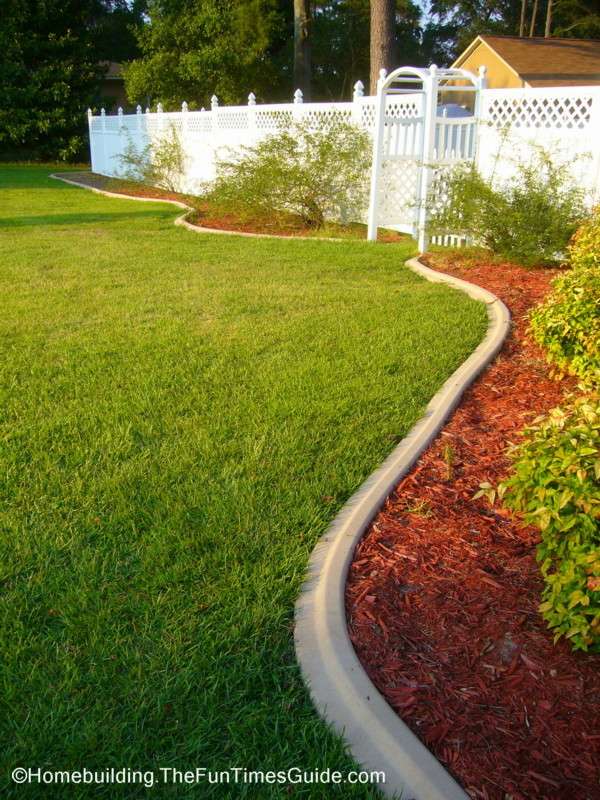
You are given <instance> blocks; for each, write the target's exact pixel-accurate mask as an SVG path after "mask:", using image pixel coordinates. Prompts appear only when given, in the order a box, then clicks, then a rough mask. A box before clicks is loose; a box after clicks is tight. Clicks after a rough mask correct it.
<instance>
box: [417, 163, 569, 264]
mask: <svg viewBox="0 0 600 800" xmlns="http://www.w3.org/2000/svg"><path fill="white" fill-rule="evenodd" d="M441 180H442V181H443V189H442V193H443V195H444V201H443V203H442V204H441V206H440V207H438V209H437V210H436V211H435V212H434V214H433V215H432V218H431V220H430V230H431V233H432V234H433V235H444V234H448V233H454V234H459V235H463V236H467V237H470V238H471V239H472V240H473V242H474V243H475V244H478V245H482V246H483V247H486V248H487V249H488V250H491V251H492V252H493V253H494V254H496V255H499V256H502V257H503V258H505V259H507V260H509V261H513V262H515V263H518V264H523V265H525V266H532V265H534V264H550V263H553V262H556V261H557V260H559V259H562V258H563V257H564V253H565V250H566V247H567V244H568V242H569V240H570V239H571V237H572V235H573V233H574V232H575V230H576V228H577V225H578V223H579V221H580V220H581V219H582V217H583V216H584V205H583V193H582V191H581V190H580V189H579V188H577V187H575V185H574V184H573V182H572V180H571V177H570V171H569V167H568V165H565V164H562V165H558V164H556V163H554V162H553V161H552V159H551V158H550V157H549V156H548V155H547V154H546V153H544V152H543V151H539V152H537V155H536V157H535V158H534V159H533V160H532V161H531V162H530V163H528V164H520V165H519V166H518V167H517V173H516V176H515V177H514V178H513V179H512V180H511V181H510V183H507V184H502V185H500V186H496V185H495V184H494V180H493V179H490V180H487V179H485V178H484V177H482V176H481V175H480V173H479V172H478V170H477V168H476V167H475V166H474V165H473V164H467V165H460V166H458V167H456V168H455V169H454V170H452V171H451V172H450V173H449V174H447V175H446V176H444V177H443V178H442V179H441ZM438 191H439V188H438Z"/></svg>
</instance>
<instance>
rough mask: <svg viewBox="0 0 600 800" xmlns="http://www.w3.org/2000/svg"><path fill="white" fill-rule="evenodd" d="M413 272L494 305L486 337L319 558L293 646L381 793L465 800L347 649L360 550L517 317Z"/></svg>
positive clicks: (418, 268)
mask: <svg viewBox="0 0 600 800" xmlns="http://www.w3.org/2000/svg"><path fill="white" fill-rule="evenodd" d="M407 266H408V267H410V269H412V270H413V271H414V272H416V273H418V274H419V275H421V276H422V277H424V278H426V279H427V280H429V281H433V282H436V283H448V284H450V285H451V286H454V287H456V288H458V289H461V290H462V291H464V292H466V293H467V294H468V295H469V296H470V297H472V298H474V299H476V300H480V301H483V302H484V303H486V305H487V312H488V319H489V324H488V330H487V333H486V335H485V337H484V339H483V341H482V342H481V343H480V344H479V346H478V347H477V348H476V350H475V351H474V352H473V353H472V354H471V355H470V356H469V358H468V359H467V360H466V361H464V362H463V364H462V365H461V366H460V367H459V368H458V369H457V370H456V371H455V372H454V373H453V375H451V377H450V378H448V380H447V381H446V383H445V384H444V385H443V386H442V388H441V389H440V390H439V391H438V392H437V394H435V396H434V397H433V398H432V400H431V401H430V402H429V404H428V406H427V409H426V411H425V414H424V416H423V417H421V419H420V420H419V421H418V422H417V423H416V424H415V425H414V426H413V428H411V430H410V431H409V433H408V434H407V435H406V436H405V437H404V439H403V440H402V441H401V442H400V444H399V445H398V446H397V447H396V448H395V449H394V450H393V452H392V453H391V454H390V455H389V456H388V458H386V460H385V461H384V462H383V464H382V465H381V466H380V467H379V468H378V469H376V470H375V472H373V474H372V475H371V476H370V477H369V478H367V480H366V481H365V483H363V485H362V486H361V487H360V488H359V489H358V491H357V492H356V493H355V494H354V495H353V496H352V497H351V498H350V499H349V500H348V502H347V503H346V504H345V505H344V507H343V508H342V509H341V511H340V512H339V514H338V515H337V516H336V518H335V519H334V521H333V523H332V524H331V525H330V527H329V529H328V530H327V531H326V533H325V534H324V536H323V537H322V538H321V539H320V541H319V542H318V544H317V546H316V547H315V549H314V550H313V552H312V555H311V558H310V562H309V567H308V575H307V579H306V581H305V583H304V585H303V588H302V591H301V594H300V597H299V598H298V601H297V603H296V612H295V633H294V638H295V645H296V656H297V658H298V661H299V663H300V668H301V671H302V675H303V678H304V680H305V682H306V684H307V686H308V689H309V691H310V695H311V698H312V700H313V703H314V704H315V706H316V707H317V710H318V711H319V713H320V714H321V716H322V717H323V718H324V719H325V720H326V721H327V722H328V723H330V724H331V726H332V727H333V728H334V730H335V731H336V732H338V733H340V734H341V735H342V736H343V738H344V739H345V741H346V742H347V744H348V746H349V750H350V753H351V754H352V756H353V757H354V758H355V759H356V761H358V762H359V763H360V764H361V765H362V766H363V767H364V768H366V769H369V770H382V771H383V772H385V776H386V778H385V784H383V785H380V786H379V788H381V789H382V791H383V792H384V793H385V794H387V795H388V796H392V797H395V796H400V795H401V796H402V798H403V800H410V798H416V799H417V800H468V796H467V794H466V793H465V792H464V791H463V789H462V788H461V787H460V786H459V785H458V783H457V782H456V781H455V780H454V779H453V778H452V777H451V776H450V774H449V773H448V772H446V770H445V769H444V767H442V765H441V764H440V762H439V761H438V760H437V759H436V758H435V757H434V756H433V755H432V754H431V753H430V752H429V750H428V749H427V748H426V747H425V745H423V744H422V743H421V741H420V740H419V739H418V738H417V737H416V736H415V735H414V733H412V731H411V730H410V729H409V728H408V726H407V725H405V724H404V722H402V720H401V719H400V717H398V716H397V714H396V713H395V711H393V710H392V708H391V707H390V706H389V705H388V703H387V702H386V700H385V699H384V698H383V696H382V695H381V694H380V693H379V691H378V690H377V689H376V688H375V686H374V684H373V683H372V682H371V680H370V678H369V677H368V675H367V673H366V672H365V670H364V669H363V667H362V664H361V663H360V661H359V660H358V657H357V655H356V653H355V651H354V648H353V646H352V642H351V641H350V637H349V635H348V629H347V623H346V611H345V603H344V595H345V586H346V578H347V575H348V570H349V568H350V564H351V562H352V558H353V555H354V550H355V547H356V545H357V543H358V542H359V541H360V539H361V538H362V536H363V535H364V533H365V531H366V529H367V527H368V526H369V524H370V523H371V521H372V520H373V518H374V516H375V515H376V514H377V512H378V511H379V510H380V508H381V507H382V506H383V504H384V502H385V500H386V499H387V497H388V496H389V494H390V493H391V492H392V491H393V490H394V488H395V486H396V485H397V484H398V482H399V481H400V480H401V478H402V477H403V476H404V475H405V474H406V473H407V472H408V471H409V470H410V469H411V467H412V466H413V465H414V463H415V462H416V461H417V459H418V457H419V456H420V455H421V453H422V452H423V451H424V450H425V449H426V448H427V447H428V446H429V444H430V443H431V441H432V440H433V439H434V438H435V437H436V436H437V434H438V433H439V431H440V430H441V429H442V427H443V425H444V422H445V421H446V419H447V418H448V417H449V416H450V414H451V413H452V411H453V410H454V409H455V408H456V406H457V404H458V402H459V400H460V398H461V396H462V394H463V392H464V391H465V389H466V388H467V387H468V386H469V385H470V384H471V383H472V382H473V381H474V380H475V378H476V377H477V376H478V375H479V374H480V372H482V370H484V369H485V368H486V367H487V365H488V364H489V363H490V362H491V361H492V360H493V358H494V357H495V356H496V355H497V353H498V351H499V350H500V348H501V347H502V344H503V342H504V340H505V338H506V336H507V334H508V332H509V329H510V314H509V311H508V309H507V308H506V306H505V305H504V303H503V302H502V301H501V300H499V299H498V298H497V297H496V296H495V295H493V294H491V292H488V291H487V290H485V289H482V288H481V287H479V286H475V285H474V284H472V283H468V282H467V281H463V280H460V279H459V278H454V277H452V276H450V275H444V274H442V273H439V272H436V271H435V270H433V269H430V268H429V267H426V266H425V265H424V264H421V262H420V261H419V260H418V259H416V258H413V259H411V260H410V261H408V262H407Z"/></svg>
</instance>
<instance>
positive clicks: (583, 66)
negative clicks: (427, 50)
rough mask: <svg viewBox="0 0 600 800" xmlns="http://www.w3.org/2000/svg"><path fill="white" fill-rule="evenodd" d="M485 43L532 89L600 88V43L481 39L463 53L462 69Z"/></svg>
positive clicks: (579, 40) (504, 37) (558, 40)
mask: <svg viewBox="0 0 600 800" xmlns="http://www.w3.org/2000/svg"><path fill="white" fill-rule="evenodd" d="M481 43H484V44H486V45H487V46H488V47H490V48H491V49H492V50H494V52H495V53H496V54H497V55H498V57H499V58H501V59H502V61H504V62H505V63H506V64H507V65H508V66H510V67H511V69H512V70H514V72H516V73H517V74H518V75H519V77H520V78H521V79H522V80H523V81H525V82H526V83H528V84H529V85H530V86H559V85H565V86H569V85H571V86H573V85H578V84H588V85H589V84H600V41H599V40H597V39H542V38H539V37H533V38H521V37H518V36H488V35H486V34H483V35H481V36H478V37H477V38H476V39H475V40H474V41H473V42H472V43H471V44H470V45H469V47H468V48H467V49H466V50H465V51H464V52H463V53H461V55H460V56H459V57H458V58H457V60H456V61H455V62H454V65H453V66H459V65H460V63H462V62H463V61H464V60H465V58H466V57H467V56H468V55H470V54H471V53H472V52H473V51H474V50H475V49H476V48H477V47H478V46H480V45H481Z"/></svg>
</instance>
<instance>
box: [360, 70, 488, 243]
mask: <svg viewBox="0 0 600 800" xmlns="http://www.w3.org/2000/svg"><path fill="white" fill-rule="evenodd" d="M484 88H485V68H482V69H481V70H480V74H479V75H474V74H473V73H472V72H468V71H467V70H464V69H438V68H437V67H436V66H435V65H432V66H431V67H429V69H423V68H420V67H400V68H399V69H396V70H394V71H393V72H392V73H391V74H390V75H386V74H385V70H382V71H381V76H380V79H379V83H378V86H377V99H376V104H375V130H374V134H373V164H372V172H371V193H370V201H369V215H368V224H369V231H368V238H369V240H370V241H374V240H375V239H376V238H377V229H378V227H380V226H382V225H387V226H389V227H394V228H396V229H399V230H404V231H405V232H406V233H410V234H411V235H413V236H415V237H416V238H417V240H418V243H419V250H421V251H423V250H425V249H426V245H427V205H428V201H429V199H430V198H429V193H430V189H431V179H432V176H433V175H434V173H435V171H436V170H439V169H440V168H441V167H444V166H447V165H451V164H453V163H456V162H457V161H465V160H471V159H475V156H476V149H477V119H478V117H479V108H480V92H481V90H482V89H484ZM447 96H448V97H450V98H453V97H454V98H455V99H457V100H458V99H460V101H461V103H462V104H463V105H460V104H459V103H449V102H447ZM440 100H442V102H440Z"/></svg>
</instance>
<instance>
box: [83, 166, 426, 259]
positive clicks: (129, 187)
mask: <svg viewBox="0 0 600 800" xmlns="http://www.w3.org/2000/svg"><path fill="white" fill-rule="evenodd" d="M69 177H70V178H71V179H72V180H75V181H77V182H78V183H83V184H85V185H86V186H92V187H93V188H95V189H102V190H103V191H106V192H118V193H119V194H125V195H129V196H130V197H148V198H156V199H159V200H177V201H178V202H180V203H185V204H186V205H188V206H190V207H191V208H193V209H194V213H193V214H190V216H189V217H188V218H187V221H188V222H189V223H191V224H192V225H197V226H198V227H199V228H212V229H213V230H219V231H229V232H231V233H255V234H263V235H268V236H289V237H310V238H332V239H366V238H367V226H366V225H363V224H362V223H359V222H353V223H350V224H348V225H339V224H336V223H334V222H327V223H326V224H325V226H324V227H322V228H310V227H307V226H306V225H304V224H303V222H302V219H301V218H300V217H299V216H296V215H294V214H285V215H284V214H278V215H277V217H276V218H271V219H242V218H239V217H236V216H235V215H234V214H230V213H228V214H226V213H223V212H221V211H218V210H217V209H214V208H211V206H210V204H209V203H207V202H206V201H204V200H203V199H202V198H201V197H197V196H195V195H187V194H181V193H179V192H171V191H168V190H167V189H160V188H159V187H156V186H148V185H146V184H143V183H136V182H135V181H130V180H121V179H119V178H108V177H106V176H105V175H98V174H96V173H94V172H87V171H86V172H73V173H70V175H69ZM377 241H378V242H385V243H388V244H394V243H399V242H402V243H404V244H406V243H407V242H409V241H410V237H408V236H407V235H406V234H404V233H399V232H398V231H392V230H386V229H380V230H379V235H378V238H377Z"/></svg>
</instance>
